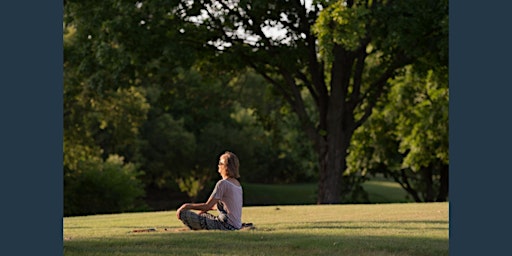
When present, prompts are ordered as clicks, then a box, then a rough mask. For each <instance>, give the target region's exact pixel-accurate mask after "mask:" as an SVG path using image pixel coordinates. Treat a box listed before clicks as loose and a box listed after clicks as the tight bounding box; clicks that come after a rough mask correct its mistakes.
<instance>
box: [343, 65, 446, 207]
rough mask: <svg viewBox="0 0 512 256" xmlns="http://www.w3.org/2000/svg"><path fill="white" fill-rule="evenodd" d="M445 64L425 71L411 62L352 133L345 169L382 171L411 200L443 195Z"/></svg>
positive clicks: (367, 172)
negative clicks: (370, 113)
mask: <svg viewBox="0 0 512 256" xmlns="http://www.w3.org/2000/svg"><path fill="white" fill-rule="evenodd" d="M447 74H448V72H447V69H446V67H445V68H438V69H436V70H435V71H434V70H429V71H428V72H426V73H423V72H418V71H417V70H413V69H412V68H411V67H409V68H407V69H406V72H405V73H404V74H403V75H402V76H400V77H397V79H395V81H394V82H393V86H392V88H391V91H390V93H389V95H388V96H387V97H386V98H385V99H384V100H383V101H382V102H381V103H380V104H379V105H378V106H377V107H376V112H375V113H374V115H372V117H370V119H369V120H368V122H367V123H365V124H364V125H363V126H362V127H360V128H359V129H358V130H357V131H356V132H355V134H354V139H353V143H352V145H351V148H350V154H349V156H348V162H349V168H348V169H349V171H350V172H354V173H355V172H357V173H358V174H360V175H362V176H370V175H375V174H383V175H384V176H387V177H391V178H392V179H394V180H395V181H396V182H398V183H399V184H400V185H401V186H402V187H403V188H404V189H405V190H406V191H407V192H408V194H409V195H410V196H411V197H412V198H413V199H414V200H415V201H416V202H433V201H446V200H447V199H448V183H449V182H448V165H449V157H448V153H449V152H448V99H449V93H448V83H447V80H448V79H447Z"/></svg>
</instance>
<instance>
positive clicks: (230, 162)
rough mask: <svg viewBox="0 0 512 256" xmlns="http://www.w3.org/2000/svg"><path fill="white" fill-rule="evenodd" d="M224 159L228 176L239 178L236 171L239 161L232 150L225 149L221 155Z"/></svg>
mask: <svg viewBox="0 0 512 256" xmlns="http://www.w3.org/2000/svg"><path fill="white" fill-rule="evenodd" d="M221 157H223V158H224V159H225V160H226V169H227V174H228V177H231V178H236V179H238V178H240V173H239V172H238V168H239V166H240V162H239V161H238V157H237V156H236V155H235V154H233V153H232V152H229V151H226V152H224V154H222V156H221Z"/></svg>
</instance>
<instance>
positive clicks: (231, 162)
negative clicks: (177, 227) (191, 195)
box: [176, 151, 243, 230]
mask: <svg viewBox="0 0 512 256" xmlns="http://www.w3.org/2000/svg"><path fill="white" fill-rule="evenodd" d="M238 167H239V161H238V157H237V156H236V155H235V154H233V153H231V152H229V151H226V152H225V153H224V154H222V155H221V156H220V159H219V165H218V172H219V174H220V176H221V177H222V179H221V180H219V181H218V182H217V184H216V185H215V188H214V189H213V192H212V194H211V196H210V198H209V199H208V201H206V203H186V204H183V205H182V206H181V207H180V208H179V209H178V211H177V212H176V217H177V218H178V219H180V220H181V221H182V222H183V224H185V225H187V226H188V227H189V228H190V229H193V230H200V229H207V230H212V229H217V230H238V229H240V228H242V205H243V193H242V186H241V185H240V182H238V180H237V179H238V178H240V174H239V172H238ZM190 210H198V211H199V213H195V212H193V211H190ZM209 210H217V211H218V216H215V215H212V214H210V213H208V211H209Z"/></svg>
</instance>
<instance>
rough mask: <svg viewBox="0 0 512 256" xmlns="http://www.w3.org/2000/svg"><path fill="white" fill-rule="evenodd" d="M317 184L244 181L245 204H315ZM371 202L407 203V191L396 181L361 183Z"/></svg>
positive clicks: (376, 180)
mask: <svg viewBox="0 0 512 256" xmlns="http://www.w3.org/2000/svg"><path fill="white" fill-rule="evenodd" d="M317 186H318V184H316V183H308V184H286V185H274V184H252V183H244V184H243V187H244V204H245V205H304V204H316V190H317ZM363 188H364V189H365V191H366V192H368V195H369V199H370V202H371V203H408V202H412V200H411V199H409V198H407V193H406V192H405V190H404V189H403V188H402V187H400V185H399V184H398V183H396V182H392V181H389V180H379V179H375V180H370V181H367V182H365V183H364V184H363Z"/></svg>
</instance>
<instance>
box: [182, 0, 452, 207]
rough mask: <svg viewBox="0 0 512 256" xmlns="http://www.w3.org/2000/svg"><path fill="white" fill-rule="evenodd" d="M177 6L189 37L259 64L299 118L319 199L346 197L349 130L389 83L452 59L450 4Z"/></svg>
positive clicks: (422, 0) (223, 56)
mask: <svg viewBox="0 0 512 256" xmlns="http://www.w3.org/2000/svg"><path fill="white" fill-rule="evenodd" d="M175 11H176V12H177V14H178V15H180V17H181V18H182V19H183V20H184V21H187V22H188V23H189V24H193V26H189V28H194V30H183V32H184V34H185V35H186V34H187V33H189V32H190V34H191V35H193V38H192V37H191V39H190V40H189V42H191V43H192V42H194V40H195V41H196V42H197V45H201V46H205V47H207V48H210V49H212V50H214V51H215V52H216V53H217V54H216V57H218V59H219V60H220V61H221V62H220V63H222V64H223V65H224V66H223V67H226V66H228V67H229V66H231V67H232V68H239V67H240V66H248V67H251V68H253V69H254V70H255V71H256V72H258V73H259V74H260V75H261V76H263V77H264V78H265V79H266V80H267V81H268V82H269V83H271V84H272V85H273V86H275V88H276V90H278V91H279V92H280V93H281V95H282V97H284V99H285V100H286V101H287V102H288V104H289V105H290V107H291V109H292V110H293V111H294V112H295V113H296V114H297V117H298V119H299V122H300V124H301V127H302V130H303V131H304V133H305V134H306V135H307V137H308V138H309V139H310V141H311V143H312V145H313V148H314V149H315V152H316V153H317V157H318V163H319V190H318V200H317V201H318V203H339V202H340V201H341V197H340V193H341V191H342V188H343V184H342V180H343V173H344V172H345V170H346V167H347V164H346V156H347V154H348V148H349V145H350V142H351V139H352V135H353V133H354V131H355V130H356V129H357V128H358V127H360V126H361V125H362V124H363V123H364V122H365V121H366V120H367V119H368V118H369V117H370V115H371V114H372V111H373V109H374V107H375V106H376V104H377V103H378V102H379V100H380V99H381V97H382V96H383V95H385V93H386V91H387V89H388V87H389V83H388V81H389V80H390V79H392V78H393V77H395V75H396V74H397V72H399V71H400V70H402V69H403V68H404V67H405V66H407V65H412V64H417V63H421V62H425V61H432V60H433V61H435V62H436V63H442V62H447V54H446V51H447V46H448V44H447V37H448V34H447V26H448V23H447V17H448V1H446V0H441V1H428V0H413V1H353V0H348V1H313V4H312V5H311V6H306V4H305V1H299V0H288V1H251V0H238V1H233V0H219V1H210V0H202V1H181V3H180V4H179V6H178V8H177V9H175ZM194 26H195V27H194ZM198 30H199V31H202V32H200V33H198V32H197V31H198ZM194 31H195V32H194ZM304 92H307V94H306V93H304ZM305 97H310V98H311V99H312V100H313V101H314V106H315V109H314V111H308V109H307V106H306V104H305V100H306V99H305Z"/></svg>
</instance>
